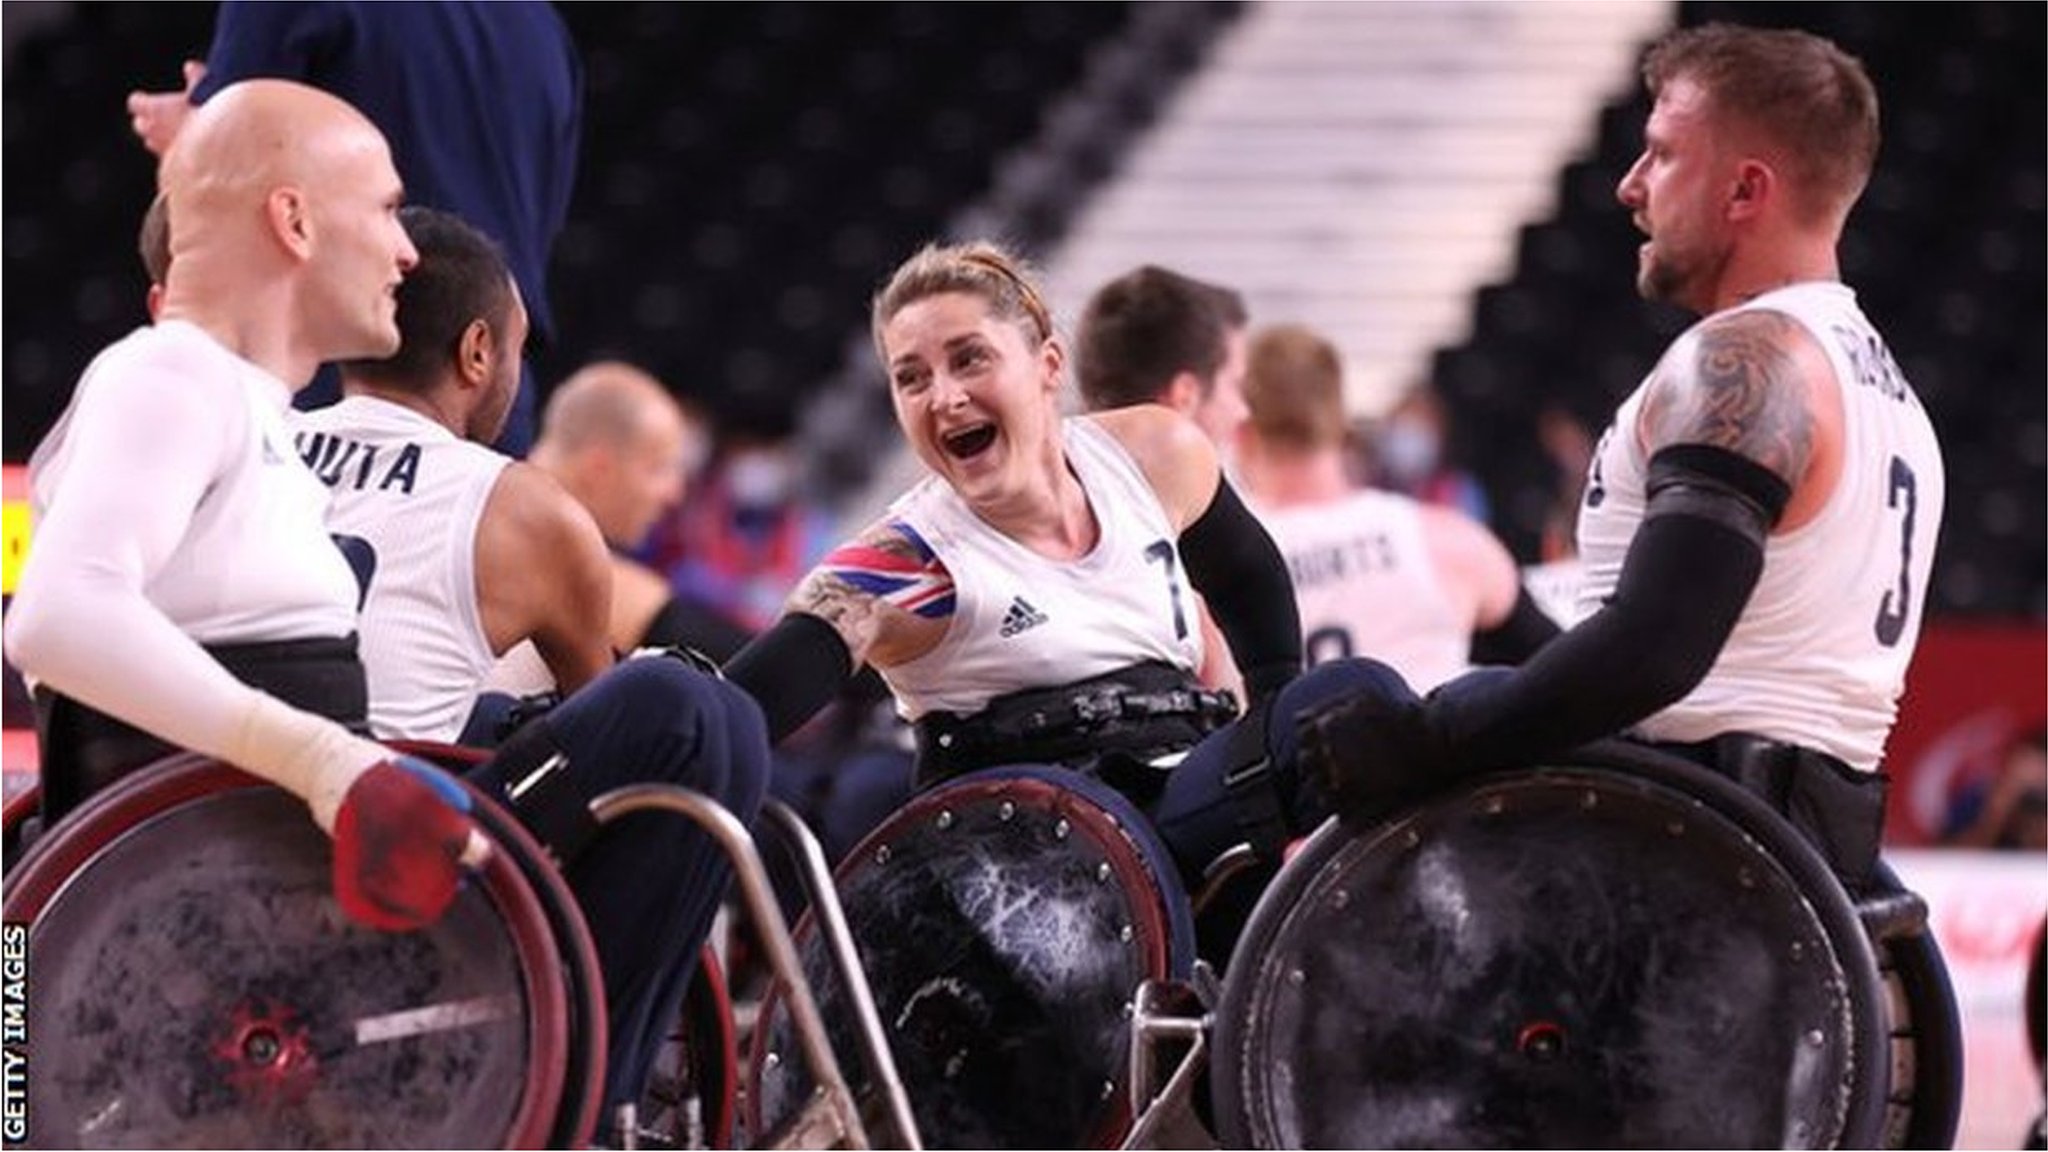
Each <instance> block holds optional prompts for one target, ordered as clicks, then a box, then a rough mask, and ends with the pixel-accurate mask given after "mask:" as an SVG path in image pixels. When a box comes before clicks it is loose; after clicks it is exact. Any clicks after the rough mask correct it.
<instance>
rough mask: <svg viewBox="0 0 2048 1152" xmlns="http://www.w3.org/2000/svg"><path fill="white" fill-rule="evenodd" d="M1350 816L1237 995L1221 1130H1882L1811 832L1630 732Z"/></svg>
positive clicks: (1869, 987) (1364, 1142) (1243, 952)
mask: <svg viewBox="0 0 2048 1152" xmlns="http://www.w3.org/2000/svg"><path fill="white" fill-rule="evenodd" d="M1569 759H1570V760H1571V761H1572V763H1571V764H1570V765H1569V766H1558V767H1544V768H1537V769H1530V770H1526V771H1519V772H1512V773H1503V774H1498V775H1493V776H1487V777H1482V778H1479V779H1477V780H1473V781H1469V782H1466V783H1463V784H1461V785H1458V786H1455V787H1453V788H1451V789H1449V790H1448V791H1446V792H1444V793H1441V794H1439V795H1438V796H1436V797H1434V798H1432V799H1430V800H1428V801H1425V802H1424V803H1422V804H1421V805H1420V806H1418V807H1417V808H1415V809H1413V810H1411V811H1409V812H1407V813H1405V814H1403V815H1401V816H1399V817H1397V818H1395V819H1392V820H1390V821H1387V822H1384V823H1382V824H1379V825H1376V826H1372V827H1356V826H1353V825H1351V824H1348V823H1341V822H1337V821H1332V822H1330V823H1328V824H1326V825H1325V826H1324V827H1323V828H1322V829H1321V830H1319V831H1318V832H1317V833H1316V834H1315V835H1314V836H1313V837H1312V838H1311V839H1310V841H1309V843H1308V844H1307V845H1306V846H1305V847H1304V848H1303V850H1302V851H1301V852H1300V853H1299V854H1298V855H1297V856H1296V857H1295V859H1293V860H1292V861H1291V862H1289V864H1288V865H1287V866H1286V867H1285V868H1284V869H1283V870H1282V872H1281V875H1280V876H1279V878H1278V879H1277V880H1276V881H1275V882H1274V884H1273V885H1272V887H1271V888H1270V889H1269V890H1268V892H1267V893H1266V896H1265V898H1264V899H1263V900H1262V901H1261V903H1260V904H1259V907H1258V909H1257V910H1256V911H1255V912H1254V914H1253V917H1252V920H1251V923H1250V924H1249V925H1248V926H1247V928H1246V931H1245V934H1244V937H1243V939H1242V940H1241V941H1240V943H1239V945H1238V949H1237V951H1236V953H1235V954H1234V955H1233V957H1232V959H1231V963H1230V968H1229V970H1228V972H1227V973H1226V977H1225V982H1224V991H1223V996H1222V999H1221V1003H1220V1005H1219V1008H1218V1010H1217V1022H1216V1031H1215V1036H1216V1049H1215V1057H1214V1059H1215V1086H1216V1098H1215V1101H1214V1104H1215V1113H1216V1121H1217V1124H1218V1127H1219V1130H1220V1135H1221V1136H1222V1140H1223V1143H1224V1145H1225V1146H1227V1147H1259V1148H1304V1147H1306V1148H1314V1147H1350V1148H1375V1147H1377V1148H1389V1147H1417V1146H1428V1147H1439V1146H1463V1147H1472V1148H1491V1147H1569V1148H1593V1147H1758V1146H1761V1147H1828V1146H1848V1147H1872V1146H1875V1145H1876V1144H1877V1143H1878V1141H1879V1139H1880V1136H1881V1130H1882V1127H1883V1125H1884V1121H1885V1113H1886V1094H1887V1089H1886V1074H1887V1064H1888V1060H1887V1056H1888V1052H1887V1046H1888V1036H1887V1031H1886V1029H1885V1027H1884V1025H1883V1023H1882V1022H1883V1021H1884V1020H1885V1014H1884V1013H1885V1009H1884V1006H1883V991H1882V985H1881V982H1880V979H1879V977H1878V969H1877V963H1876V960H1875V958H1874V956H1873V953H1872V949H1871V945H1870V942H1869V939H1868V937H1867V936H1866V935H1865V933H1864V930H1863V928H1862V925H1861V922H1860V921H1859V920H1858V918H1857V914H1856V911H1855V909H1854V907H1853V906H1852V905H1851V904H1850V902H1849V899H1848V896H1847V895H1846V893H1845V892H1844V891H1843V889H1842V887H1841V885H1840V884H1839V883H1838V882H1837V881H1836V880H1835V878H1834V877H1833V875H1832V873H1830V872H1829V871H1828V869H1827V866H1826V864H1825V863H1824V862H1823V861H1822V860H1821V858H1820V856H1819V854H1818V853H1817V852H1815V851H1814V850H1813V849H1812V848H1811V847H1810V846H1809V845H1807V843H1806V842H1805V841H1804V840H1803V839H1802V838H1800V836H1799V834H1798V833H1797V832H1796V831H1795V830H1794V829H1792V827H1791V826H1790V825H1789V824H1788V823H1786V822H1785V821H1784V820H1782V819H1781V818H1779V817H1777V816H1776V814H1774V813H1772V812H1770V811H1769V810H1768V809H1766V808H1765V807H1764V806H1763V805H1762V804H1761V803H1760V802H1758V801H1757V800H1755V799H1754V798H1753V797H1751V796H1749V795H1748V794H1746V793H1744V792H1742V791H1741V790H1740V789H1738V788H1737V787H1735V786H1734V785H1733V784H1731V783H1729V782H1727V781H1725V780H1723V779H1721V778H1720V777H1718V776H1715V775H1714V774H1712V773H1710V772H1708V771H1707V770H1705V769H1703V768H1700V767H1698V766H1695V765H1693V764H1690V763H1687V762H1684V761H1681V760H1677V759H1676V758H1673V757H1669V756H1665V755H1661V754H1658V753H1655V752H1653V751H1651V750H1649V749H1643V748H1637V747H1632V746H1628V745H1623V744H1619V743H1613V744H1600V745H1594V746H1592V747H1589V748H1587V749H1582V750H1580V751H1579V752H1577V753H1574V754H1572V756H1571V757H1569Z"/></svg>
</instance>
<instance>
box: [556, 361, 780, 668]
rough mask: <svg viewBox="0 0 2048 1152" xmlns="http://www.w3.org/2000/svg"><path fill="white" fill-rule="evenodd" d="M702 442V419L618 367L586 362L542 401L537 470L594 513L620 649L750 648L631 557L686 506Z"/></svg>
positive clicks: (642, 375)
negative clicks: (608, 552)
mask: <svg viewBox="0 0 2048 1152" xmlns="http://www.w3.org/2000/svg"><path fill="white" fill-rule="evenodd" d="M707 440H708V436H707V434H706V431H705V428H704V424H703V421H702V419H701V418H699V417H696V416H694V415H692V414H690V413H688V412H686V411H685V410H684V408H683V406H682V405H681V404H680V403H679V402H678V401H677V400H676V398H675V396H674V394H673V393H671V392H670V391H669V390H668V388H667V387H666V386H665V385H663V384H662V382H661V381H659V380H657V379H655V378H654V377H653V376H650V375H649V374H647V373H646V372H643V371H641V370H640V369H639V368H636V367H634V366H633V365H631V364H627V363H623V362H621V361H616V360H605V361H599V362H597V363H594V364H591V365H588V366H587V367H585V368H583V369H582V370H580V371H578V372H577V373H576V374H575V375H573V376H571V377H569V378H568V379H567V380H565V381H563V382H562V383H561V384H560V385H559V386H558V387H557V388H556V389H555V391H554V394H553V395H551V396H550V397H549V398H548V403H547V408H546V412H545V414H544V415H543V417H542V420H541V434H540V439H539V440H538V441H536V442H535V443H534V446H533V463H535V464H537V465H539V466H540V467H541V468H543V469H545V470H546V471H548V472H549V473H550V474H552V475H553V476H554V478H555V479H556V480H557V481H559V482H560V483H561V485H562V487H564V488H566V489H568V491H569V494H570V495H571V496H574V497H575V498H576V499H577V501H578V502H580V503H581V504H582V505H583V506H584V507H585V508H587V509H589V510H590V515H591V518H592V519H594V520H596V521H597V527H598V531H599V532H601V533H603V534H604V540H605V543H606V544H608V545H610V547H611V549H612V576H613V583H612V613H611V625H610V629H609V633H610V636H611V643H612V647H614V648H616V649H618V650H619V651H621V652H631V651H633V650H634V649H635V648H641V647H650V646H651V647H661V646H666V645H675V644H680V645H683V646H686V647H691V648H697V649H699V650H701V651H704V652H707V653H717V652H722V651H733V650H737V649H738V647H739V645H740V644H742V643H745V641H746V636H745V634H743V633H741V632H740V631H739V630H737V629H735V628H733V627H732V626H731V625H730V624H729V623H727V622H726V621H725V620H724V619H723V618H722V617H719V616H717V615H715V614H711V613H706V612H704V611H703V610H702V609H701V608H700V607H699V606H697V605H696V604H694V603H692V602H691V601H689V600H688V599H686V598H680V597H677V596H676V595H674V593H673V592H672V590H671V589H670V587H669V582H668V579H667V578H666V577H664V576H663V575H662V574H661V573H659V572H656V571H655V570H654V569H652V568H650V567H648V566H647V565H645V564H643V563H641V562H640V561H639V560H637V559H634V558H633V556H632V555H631V553H632V552H633V550H634V549H637V548H639V547H640V546H641V545H643V544H645V543H646V542H647V537H648V533H649V532H650V531H651V530H652V529H653V527H654V525H655V524H657V523H658V522H660V520H661V519H662V518H663V517H665V516H667V515H669V514H670V513H672V512H674V511H675V509H676V507H677V506H678V505H679V504H680V502H681V501H682V499H683V493H684V491H685V490H686V488H687V485H688V480H689V477H690V476H691V475H692V474H693V473H694V472H696V470H697V469H698V468H699V467H700V466H701V464H702V462H703V459H704V456H705V452H706V448H707Z"/></svg>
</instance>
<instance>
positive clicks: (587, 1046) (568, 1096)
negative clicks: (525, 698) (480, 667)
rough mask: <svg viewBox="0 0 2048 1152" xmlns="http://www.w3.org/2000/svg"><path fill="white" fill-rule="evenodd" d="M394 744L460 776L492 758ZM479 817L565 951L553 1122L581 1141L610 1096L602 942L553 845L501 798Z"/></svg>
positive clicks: (422, 744)
mask: <svg viewBox="0 0 2048 1152" xmlns="http://www.w3.org/2000/svg"><path fill="white" fill-rule="evenodd" d="M386 743H387V744H388V745H389V746H390V747H391V749H392V750H393V751H396V752H404V753H407V754H409V755H413V756H418V757H420V758H421V759H424V760H427V761H429V762H431V763H433V764H436V765H438V766H439V767H441V768H442V769H444V770H446V771H448V772H450V773H453V774H454V775H456V776H461V775H462V774H463V773H465V772H467V771H469V770H470V769H472V768H474V767H476V766H477V765H479V764H482V763H483V762H485V761H486V760H489V759H490V756H491V753H490V751H489V750H488V749H482V748H471V747H468V746H465V745H461V744H444V743H439V742H436V741H428V740H390V741H386ZM475 815H476V820H477V823H478V824H479V825H481V826H482V828H483V830H484V833H485V834H486V835H488V836H489V837H490V838H491V840H492V841H493V842H495V843H498V844H502V845H505V846H506V847H507V848H508V849H510V852H509V855H510V856H511V858H512V860H513V862H514V863H516V864H517V865H518V867H519V875H520V877H521V878H522V879H523V880H525V881H526V883H527V884H528V885H529V886H530V887H531V888H532V889H533V894H534V897H535V898H536V899H537V900H539V902H540V905H541V908H542V910H543V911H544V912H545V913H546V915H547V922H548V930H549V931H550V932H551V933H552V934H553V936H554V939H555V942H556V946H557V948H558V949H559V951H560V954H561V961H562V963H561V973H562V986H563V991H564V995H565V997H566V1000H567V1004H568V1010H569V1037H570V1040H571V1042H570V1043H569V1044H568V1045H567V1047H566V1049H565V1050H564V1053H563V1071H562V1084H563V1096H562V1106H561V1108H560V1109H559V1110H558V1111H557V1114H556V1119H555V1123H554V1124H553V1126H552V1127H551V1128H550V1129H549V1132H548V1138H547V1146H548V1147H550V1148H579V1147H582V1146H584V1145H586V1144H588V1143H589V1142H590V1139H591V1136H592V1134H593V1133H594V1132H595V1131H596V1130H597V1124H598V1119H599V1117H598V1112H599V1110H600V1109H601V1108H602V1106H603V1103H604V1099H603V1098H604V1062H605V1046H606V1042H607V1040H606V1038H607V1036H608V1035H609V1031H608V1028H609V1025H608V1024H607V1022H606V1012H605V1002H604V973H603V969H602V968H601V967H600V965H599V962H598V958H597V943H596V941H594V940H592V939H591V937H590V929H589V927H588V925H586V924H585V922H584V920H583V911H582V909H581V908H580V907H578V906H577V903H576V894H575V893H574V892H571V891H570V890H569V884H568V881H567V880H565V879H564V878H563V877H562V872H561V869H560V868H559V867H557V866H556V864H555V861H554V859H553V857H551V856H549V855H548V853H547V849H545V848H543V847H541V844H540V842H539V841H538V840H535V839H534V838H533V835H532V833H529V832H528V831H527V830H526V826H525V825H523V824H521V823H520V822H519V821H518V820H517V819H516V818H515V817H513V815H512V814H511V813H510V812H507V811H506V810H505V809H503V808H501V807H499V806H498V805H496V804H478V805H477V806H476V810H475Z"/></svg>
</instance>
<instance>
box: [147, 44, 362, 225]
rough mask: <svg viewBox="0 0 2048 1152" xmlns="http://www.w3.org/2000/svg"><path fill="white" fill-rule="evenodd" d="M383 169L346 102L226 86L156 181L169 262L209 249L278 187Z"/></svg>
mask: <svg viewBox="0 0 2048 1152" xmlns="http://www.w3.org/2000/svg"><path fill="white" fill-rule="evenodd" d="M365 153H368V154H369V156H368V157H367V158H368V159H371V160H372V161H373V162H374V159H375V158H376V157H377V156H381V157H382V158H383V160H384V162H385V163H386V164H387V165H388V164H389V163H390V156H391V153H390V149H389V147H388V146H387V145H386V144H385V142H384V136H383V134H382V133H381V132H379V131H377V126H376V125H374V124H372V123H370V121H369V119H368V118H367V117H365V116H364V115H363V114H362V113H360V112H358V111H356V110H355V109H354V108H353V107H351V106H350V105H349V104H348V103H347V102H346V101H344V100H341V99H340V98H338V97H335V96H332V95H329V94H328V93H326V92H322V91H321V90H320V89H318V88H312V87H308V86H307V85H304V84H298V83H294V82H292V81H290V80H245V81H242V82H241V83H239V84H231V85H229V86H228V87H226V88H223V89H221V90H220V92H219V94H218V95H216V96H214V98H213V99H211V100H208V101H207V102H206V103H205V104H202V105H200V106H199V107H198V108H197V109H195V110H194V111H193V113H192V116H191V119H190V120H188V121H187V122H186V124H185V127H184V129H183V130H182V131H181V132H179V133H178V138H177V141H176V142H175V143H174V144H173V145H172V146H171V150H170V152H169V153H168V154H167V155H165V157H164V162H163V167H162V169H161V171H160V172H159V173H158V180H159V182H160V184H161V189H162V195H163V197H164V200H165V202H166V213H167V215H168V217H169V219H168V223H169V225H170V233H171V236H172V237H173V239H172V242H171V243H172V249H171V251H172V254H173V257H174V258H175V256H176V255H177V254H178V253H179V252H180V251H181V250H182V249H184V248H186V247H190V246H195V245H200V244H204V243H208V242H212V240H213V237H212V235H211V234H212V233H213V232H215V231H216V230H218V229H220V228H223V227H230V226H233V225H234V224H236V223H238V222H239V218H241V217H242V211H241V210H243V209H246V208H253V207H255V206H257V205H260V204H262V203H263V202H264V200H265V199H266V198H268V197H269V196H270V195H271V194H272V192H273V191H274V190H276V189H277V188H278V187H279V186H300V187H303V186H307V185H311V184H316V183H317V182H318V181H320V180H321V179H323V178H326V177H330V176H332V175H333V174H334V172H335V169H336V168H337V166H343V167H345V166H346V162H347V161H348V160H349V159H351V158H359V159H360V158H365V157H364V156H363V154H365Z"/></svg>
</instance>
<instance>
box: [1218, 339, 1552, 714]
mask: <svg viewBox="0 0 2048 1152" xmlns="http://www.w3.org/2000/svg"><path fill="white" fill-rule="evenodd" d="M1244 393H1245V400H1246V402H1247V404H1248V405H1249V407H1250V412H1251V419H1250V420H1249V421H1248V422H1247V423H1246V424H1245V426H1244V430H1243V431H1242V432H1241V433H1240V437H1239V447H1240V456H1239V463H1240V465H1241V471H1242V480H1243V482H1244V485H1245V490H1246V492H1247V493H1248V495H1249V498H1250V501H1251V507H1252V510H1253V511H1254V512H1256V513H1257V514H1258V516H1259V519H1260V520H1261V521H1262V522H1263V523H1264V524H1265V525H1266V530H1267V531H1268V532H1270V533H1272V535H1273V541H1274V543H1276V544H1278V545H1279V546H1280V552H1281V554H1282V555H1283V556H1285V557H1286V558H1287V568H1288V574H1289V575H1290V576H1291V577H1292V579H1293V582H1294V593H1295V601H1296V603H1297V604H1299V605H1300V608H1301V626H1302V632H1303V636H1304V649H1305V654H1306V656H1307V658H1308V661H1309V663H1310V664H1316V663H1320V662H1322V661H1325V660H1330V659H1336V658H1340V657H1345V656H1353V655H1358V656H1372V657H1374V658H1376V659H1379V660H1383V661H1385V662H1386V663H1388V664H1391V665H1393V666H1394V668H1395V669H1396V670H1397V671H1399V672H1400V673H1401V675H1402V677H1403V678H1405V679H1406V680H1407V681H1408V682H1409V683H1410V684H1413V685H1415V686H1416V688H1417V689H1418V690H1427V689H1429V688H1432V687H1435V686H1436V685H1437V684H1439V683H1441V682H1443V681H1445V680H1448V679H1450V678H1451V677H1452V676H1455V675H1457V674H1458V673H1460V672H1463V671H1464V670H1465V669H1466V668H1467V667H1468V665H1469V663H1470V662H1473V661H1479V662H1485V663H1499V664H1514V663H1519V662H1520V661H1521V660H1523V659H1524V658H1526V657H1527V656H1528V655H1529V654H1530V653H1531V652H1534V651H1535V650H1536V649H1537V648H1538V647H1541V646H1542V645H1543V644H1544V643H1545V642H1546V641H1548V640H1549V639H1550V638H1551V637H1552V636H1554V635H1555V634H1556V633H1557V626H1556V625H1555V624H1553V623H1551V621H1550V620H1549V619H1548V618H1547V617H1546V616H1544V614H1543V613H1542V612H1541V611H1540V610H1539V609H1538V608H1537V607H1536V605H1535V604H1534V603H1533V602H1532V601H1531V600H1530V599H1529V597H1528V596H1527V595H1525V594H1524V593H1523V591H1522V586H1521V581H1520V573H1519V572H1518V571H1517V569H1516V567H1515V560H1514V557H1512V556H1510V555H1509V554H1508V550H1507V549H1506V548H1505V547H1503V546H1502V545H1501V543H1500V541H1498V540H1496V539H1494V537H1493V534H1492V533H1491V532H1489V531H1487V529H1486V527H1485V526H1484V525H1482V524H1479V523H1478V522H1476V521H1474V520H1472V519H1471V518H1470V517H1468V516H1465V515H1464V514H1462V513H1460V512H1457V511H1455V510H1454V509H1450V508H1439V507H1434V506H1431V505H1427V504H1423V503H1420V502H1419V501H1416V500H1414V499H1411V498H1410V497H1407V496H1403V495H1400V494H1398V493H1393V492H1375V491H1372V490H1370V489H1363V488H1359V487H1357V486H1356V485H1354V484H1353V483H1352V482H1351V480H1350V478H1349V477H1348V476H1347V475H1346V474H1345V467H1344V441H1345V434H1346V432H1345V421H1344V369H1343V364H1342V362H1341V361H1340V360H1339V358H1338V355H1337V349H1336V348H1335V347H1334V346H1333V345H1332V344H1331V343H1330V342H1329V341H1328V340H1325V339H1324V338H1323V337H1322V336H1320V335H1318V334H1317V333H1316V332H1314V331H1313V330H1311V329H1309V328H1306V327H1303V326H1301V325H1298V324H1284V325H1279V326H1276V327H1272V328H1266V329H1263V330H1261V331H1260V332H1259V333H1258V334H1257V335H1256V336H1255V337H1254V338H1253V340H1252V343H1251V350H1250V355H1249V358H1248V368H1247V371H1246V373H1245V382H1244Z"/></svg>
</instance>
